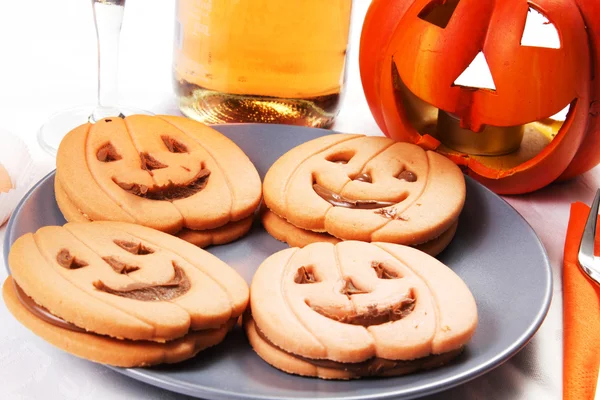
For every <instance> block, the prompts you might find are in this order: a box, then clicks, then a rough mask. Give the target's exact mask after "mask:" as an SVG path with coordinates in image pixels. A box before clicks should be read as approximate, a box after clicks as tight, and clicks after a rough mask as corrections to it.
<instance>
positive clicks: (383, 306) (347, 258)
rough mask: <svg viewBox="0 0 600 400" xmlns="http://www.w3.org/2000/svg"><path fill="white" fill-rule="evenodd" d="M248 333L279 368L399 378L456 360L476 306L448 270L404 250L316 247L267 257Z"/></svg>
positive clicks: (255, 284)
mask: <svg viewBox="0 0 600 400" xmlns="http://www.w3.org/2000/svg"><path fill="white" fill-rule="evenodd" d="M250 304H251V311H252V315H251V317H248V318H247V319H246V321H245V327H246V331H247V334H248V337H249V339H250V343H251V344H252V346H253V348H254V350H255V351H256V352H257V353H258V355H260V357H262V358H263V359H264V360H265V361H267V362H268V363H269V364H271V365H273V366H274V367H276V368H279V369H281V370H283V371H286V372H288V373H293V374H299V375H305V376H317V377H320V378H325V379H353V378H359V377H363V376H372V375H384V376H385V375H401V374H406V373H409V372H413V371H415V370H418V369H423V368H433V367H437V366H440V365H443V364H445V363H447V362H449V361H450V360H451V359H452V358H454V357H456V356H457V355H458V354H459V353H460V352H461V351H462V349H463V348H464V346H465V344H466V343H467V342H468V341H469V340H470V338H471V337H472V335H473V333H474V331H475V328H476V326H477V307H476V304H475V300H474V299H473V296H472V294H471V292H470V291H469V289H468V288H467V286H466V285H465V283H464V282H463V281H462V280H461V279H460V278H459V277H458V276H457V275H456V274H455V273H454V272H452V270H450V269H449V268H448V267H446V266H445V265H443V264H442V263H440V262H439V261H437V260H436V259H435V258H433V257H431V256H428V255H427V254H425V253H423V252H421V251H418V250H415V249H413V248H410V247H407V246H400V245H396V244H390V243H365V242H356V241H345V242H340V243H338V244H337V245H333V244H331V243H313V244H310V245H308V246H306V247H304V248H302V249H298V248H292V249H287V250H283V251H280V252H279V253H276V254H274V255H273V256H271V257H269V258H268V259H267V260H265V262H264V263H263V264H262V265H261V266H260V267H259V269H258V271H257V272H256V274H255V276H254V278H253V281H252V285H251V296H250Z"/></svg>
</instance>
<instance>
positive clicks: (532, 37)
mask: <svg viewBox="0 0 600 400" xmlns="http://www.w3.org/2000/svg"><path fill="white" fill-rule="evenodd" d="M521 46H525V47H543V48H547V49H560V36H559V34H558V31H557V30H556V26H554V24H553V23H552V22H550V21H549V20H548V18H546V16H544V14H542V13H541V12H539V11H538V10H536V9H535V8H533V7H532V5H531V4H529V11H528V12H527V20H526V21H525V29H524V30H523V36H522V37H521Z"/></svg>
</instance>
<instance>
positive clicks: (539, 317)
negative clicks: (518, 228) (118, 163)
mask: <svg viewBox="0 0 600 400" xmlns="http://www.w3.org/2000/svg"><path fill="white" fill-rule="evenodd" d="M248 125H254V126H256V125H263V126H274V125H277V124H245V123H238V124H228V125H223V126H224V127H225V126H234V127H245V126H248ZM284 126H286V127H289V126H288V125H284ZM219 127H221V126H216V127H215V128H216V129H218V128H219ZM292 127H294V126H292ZM294 128H298V129H300V130H303V129H311V130H312V129H315V130H319V131H324V132H327V133H328V134H335V133H337V132H335V131H329V130H324V129H316V128H306V127H297V126H296V127H294ZM269 129H271V128H269ZM55 173H56V169H53V170H52V171H50V172H49V173H48V174H46V175H45V176H43V177H42V178H41V179H39V180H38V181H37V182H36V183H35V184H34V185H33V186H32V187H31V188H30V189H29V190H28V191H27V193H26V194H25V195H24V196H23V198H22V199H21V200H20V201H19V203H18V205H17V207H16V208H15V209H14V211H13V213H12V214H11V216H10V219H9V221H8V223H7V225H6V231H5V237H4V243H3V247H4V251H3V253H4V254H3V256H4V257H3V258H4V262H5V269H6V271H7V272H8V274H9V275H10V268H9V265H8V257H9V252H10V246H11V243H13V242H14V240H12V237H13V231H14V224H15V220H16V218H17V215H19V214H20V211H21V209H22V208H23V206H24V205H25V203H26V202H28V201H29V198H30V197H31V196H32V194H33V193H34V192H35V191H36V190H37V189H38V188H39V187H40V186H41V185H43V184H44V183H45V182H46V181H48V180H50V179H52V178H53V177H54V175H55ZM464 177H465V180H467V181H468V182H469V184H471V185H474V186H475V187H477V188H478V190H483V191H484V192H487V194H488V195H491V196H492V197H493V198H495V199H496V200H500V201H501V202H502V203H504V205H506V206H508V208H509V209H510V210H512V211H513V212H514V213H515V214H516V215H517V216H518V218H519V219H520V220H521V222H522V223H524V225H525V228H526V229H527V230H528V231H529V232H530V233H532V234H533V237H534V238H535V244H536V246H537V247H538V249H539V250H540V252H541V255H542V259H543V266H544V268H543V276H542V275H540V278H543V279H540V282H543V284H544V293H543V298H542V307H541V308H540V309H539V310H538V312H537V313H536V315H535V317H534V318H533V319H532V320H531V322H530V323H529V326H528V328H527V329H526V330H525V331H524V332H523V333H521V335H519V336H518V338H517V339H515V340H514V341H513V342H512V343H511V345H510V346H508V347H506V348H505V349H504V350H503V351H502V352H500V353H498V354H496V356H495V357H492V358H490V359H487V360H486V361H485V362H484V363H481V364H479V365H477V366H474V367H472V368H470V369H468V370H466V371H463V372H462V373H460V374H458V375H453V376H451V377H448V378H446V379H443V380H437V381H435V382H432V383H428V384H422V385H412V386H410V387H408V388H404V389H403V388H398V389H391V390H387V391H386V392H384V393H376V394H361V395H350V396H348V395H345V396H341V397H340V396H336V395H332V396H330V397H327V399H329V400H383V399H393V398H396V397H399V396H400V397H402V398H404V399H411V398H416V397H422V396H427V395H431V394H434V393H438V392H441V391H444V390H448V389H450V388H453V387H456V386H459V385H462V384H465V383H467V382H469V381H471V380H473V379H476V378H478V377H480V376H482V375H485V374H487V373H489V372H491V371H493V370H494V369H496V368H497V367H499V366H500V365H502V364H504V363H505V362H506V361H508V360H509V359H510V358H512V357H513V356H514V355H515V354H517V353H518V352H519V351H520V350H522V349H523V347H525V346H526V345H527V344H528V343H529V342H530V340H531V339H532V338H533V337H534V336H535V334H536V332H537V331H538V330H539V328H540V326H541V325H542V323H543V322H544V320H545V318H546V316H547V314H548V310H549V308H550V305H551V303H552V294H553V287H554V282H553V277H552V265H551V263H550V260H549V257H548V253H547V251H546V249H545V247H544V244H543V243H542V241H541V239H540V237H539V235H538V234H537V232H536V231H535V230H534V229H533V227H532V226H531V225H530V224H529V222H527V220H526V219H525V218H524V217H523V216H522V215H521V214H520V213H519V212H518V211H517V210H516V209H515V208H514V207H513V206H512V205H511V204H510V203H508V202H507V201H506V200H505V199H504V198H502V197H501V196H499V195H498V194H496V193H494V192H493V191H492V190H490V189H489V188H487V187H485V186H484V185H483V184H481V183H480V182H478V181H477V180H475V179H473V178H472V177H470V176H467V175H464ZM15 240H16V238H15ZM104 366H105V367H107V368H109V369H111V370H113V371H115V372H117V373H120V374H122V375H124V376H127V377H129V378H131V379H135V380H137V381H140V382H144V383H146V384H149V385H152V386H155V387H158V388H162V389H164V390H169V391H172V392H175V393H180V394H185V395H190V396H193V397H198V396H205V395H209V396H211V397H210V398H214V399H243V400H313V399H314V398H313V397H280V396H279V397H278V396H274V395H262V394H261V395H256V394H251V393H240V392H235V391H231V390H224V389H220V388H218V387H208V386H205V385H196V384H191V383H189V382H182V381H180V380H176V379H173V378H171V377H169V376H164V375H163V376H160V377H157V376H155V375H148V374H145V373H144V370H143V369H142V368H119V367H113V366H109V365H104ZM304 379H314V378H304Z"/></svg>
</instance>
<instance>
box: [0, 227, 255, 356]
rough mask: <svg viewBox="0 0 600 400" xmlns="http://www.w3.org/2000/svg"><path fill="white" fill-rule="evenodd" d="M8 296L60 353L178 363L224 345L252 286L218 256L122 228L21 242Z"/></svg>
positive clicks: (12, 259) (34, 236) (55, 232)
mask: <svg viewBox="0 0 600 400" xmlns="http://www.w3.org/2000/svg"><path fill="white" fill-rule="evenodd" d="M9 266H10V270H11V274H12V276H11V277H9V278H8V279H7V280H6V282H5V284H4V289H3V294H4V299H5V302H6V304H7V306H8V308H9V310H10V311H11V312H12V313H13V315H14V316H15V317H16V318H17V319H18V320H19V321H20V322H22V323H23V324H24V325H25V326H27V327H28V328H29V329H31V330H32V331H33V332H34V333H35V334H37V335H39V336H41V337H42V338H43V339H45V340H47V341H48V342H50V343H52V344H54V345H55V346H57V347H59V348H61V349H63V350H66V351H68V352H70V353H73V354H75V355H77V356H79V357H83V358H86V359H89V360H92V361H96V362H101V363H106V364H111V365H117V366H143V365H153V364H159V363H164V362H167V363H171V362H177V361H181V360H184V359H187V358H189V357H192V356H194V355H195V354H196V353H198V352H199V351H200V350H202V349H204V348H206V347H209V346H212V345H215V344H217V343H219V342H221V341H222V340H223V338H224V337H225V335H226V334H227V332H228V331H229V330H230V329H231V328H232V327H233V325H234V324H235V322H236V320H237V319H238V317H239V316H240V315H241V314H242V312H243V311H244V309H245V307H246V305H247V302H248V286H247V284H246V282H245V281H244V280H243V278H242V277H241V276H239V275H238V274H237V273H236V272H235V271H234V270H233V269H232V268H230V267H229V266H228V265H226V264H225V263H223V262H222V261H220V260H219V259H218V258H216V257H215V256H213V255H211V254H209V253H207V252H206V251H204V250H201V249H199V248H198V247H196V246H194V245H192V244H190V243H187V242H185V241H183V240H181V239H179V238H176V237H173V236H171V235H167V234H165V233H163V232H159V231H157V230H154V229H150V228H147V227H143V226H140V225H135V224H128V223H120V222H88V223H68V224H66V225H65V226H63V227H60V226H48V227H44V228H41V229H40V230H38V231H37V232H36V233H29V234H26V235H24V236H22V237H20V238H19V239H18V240H17V241H16V242H15V243H14V245H13V246H12V248H11V250H10V254H9Z"/></svg>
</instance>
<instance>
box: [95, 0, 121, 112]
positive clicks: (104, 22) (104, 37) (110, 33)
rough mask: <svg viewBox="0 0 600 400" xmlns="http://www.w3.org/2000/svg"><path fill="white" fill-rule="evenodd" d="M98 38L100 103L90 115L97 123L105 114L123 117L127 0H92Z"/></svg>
mask: <svg viewBox="0 0 600 400" xmlns="http://www.w3.org/2000/svg"><path fill="white" fill-rule="evenodd" d="M92 7H93V10H94V23H95V25H96V37H97V39H98V104H97V105H96V108H95V109H94V111H93V113H92V115H90V118H89V120H90V122H92V123H94V122H96V121H98V120H101V119H102V118H106V117H123V115H122V114H121V113H120V111H119V109H118V108H117V105H118V75H119V74H118V72H119V37H120V35H121V25H122V22H123V11H124V10H125V0H92Z"/></svg>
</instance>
